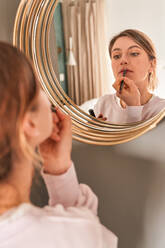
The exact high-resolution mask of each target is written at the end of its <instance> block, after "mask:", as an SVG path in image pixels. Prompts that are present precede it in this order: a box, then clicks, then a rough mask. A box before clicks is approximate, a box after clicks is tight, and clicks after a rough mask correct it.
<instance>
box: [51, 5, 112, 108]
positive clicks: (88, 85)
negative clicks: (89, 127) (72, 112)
mask: <svg viewBox="0 0 165 248" xmlns="http://www.w3.org/2000/svg"><path fill="white" fill-rule="evenodd" d="M59 12H60V15H61V23H60V25H61V24H62V26H61V28H62V30H63V31H64V32H63V37H64V43H65V44H63V41H62V40H61V47H63V49H65V51H64V52H65V54H66V57H65V58H64V60H63V63H64V64H65V66H66V71H67V86H68V95H69V96H70V98H71V99H72V100H73V101H74V102H75V103H76V104H78V105H80V104H82V103H84V102H86V101H88V100H90V99H94V98H98V97H100V96H101V95H103V94H105V93H106V92H107V91H108V85H109V83H108V82H109V80H108V75H109V70H108V66H107V63H106V61H107V56H106V55H107V53H106V50H107V39H106V32H105V30H106V22H105V2H104V1H80V0H75V1H71V0H64V1H61V2H60V3H59V4H58V8H57V9H56V11H55V15H54V20H55V21H54V23H55V30H56V33H57V32H58V30H59V20H57V16H59ZM59 32H60V33H61V31H60V30H59ZM60 35H61V34H57V35H56V40H57V37H58V36H60ZM70 38H71V39H72V48H70ZM57 42H58V41H57ZM64 47H65V48H64ZM70 51H71V52H72V55H73V56H74V58H75V61H76V64H73V63H68V61H66V58H68V57H69V56H70ZM58 58H59V56H58ZM59 63H61V61H60V59H59Z"/></svg>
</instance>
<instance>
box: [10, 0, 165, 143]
mask: <svg viewBox="0 0 165 248" xmlns="http://www.w3.org/2000/svg"><path fill="white" fill-rule="evenodd" d="M58 2H59V1H58V0H22V1H21V2H20V5H19V7H18V10H17V14H16V18H15V24H14V33H13V44H14V45H15V46H17V47H19V48H20V49H21V50H22V51H23V52H24V53H25V54H26V55H27V57H28V58H30V59H31V60H32V61H33V63H34V67H35V69H36V72H37V74H38V77H39V80H40V82H41V85H42V87H43V89H44V90H45V92H46V94H47V96H48V97H49V99H50V101H51V102H52V103H53V104H54V105H57V104H58V105H59V106H60V107H61V109H63V111H64V112H65V113H68V114H69V115H70V116H71V118H72V124H73V125H72V127H73V128H72V129H73V138H74V139H76V140H78V141H81V142H85V143H88V144H96V145H114V144H119V143H124V142H127V141H130V140H132V139H134V138H137V137H138V136H140V135H142V134H144V133H145V132H147V131H149V130H151V129H152V128H154V127H155V126H156V125H157V124H158V123H159V121H160V120H161V119H162V118H163V117H164V115H165V110H162V111H161V112H160V113H159V114H157V115H156V116H154V117H153V118H151V119H149V120H147V121H142V122H138V123H131V124H123V125H114V124H110V123H106V122H104V121H100V120H97V119H95V118H94V117H91V116H89V115H88V114H87V113H85V112H84V111H82V110H81V109H80V108H78V106H77V105H76V104H74V102H73V101H72V100H71V99H70V98H69V97H68V96H67V95H66V93H65V92H64V91H63V89H62V87H61V86H60V83H59V82H58V80H57V77H56V75H55V73H54V70H53V66H52V63H51V59H50V52H49V33H50V28H51V24H52V19H53V15H54V11H55V8H56V6H57V4H58Z"/></svg>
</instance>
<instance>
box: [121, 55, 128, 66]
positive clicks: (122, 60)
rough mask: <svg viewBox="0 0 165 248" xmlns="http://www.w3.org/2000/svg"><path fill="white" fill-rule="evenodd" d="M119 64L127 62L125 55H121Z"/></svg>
mask: <svg viewBox="0 0 165 248" xmlns="http://www.w3.org/2000/svg"><path fill="white" fill-rule="evenodd" d="M120 64H121V65H125V64H128V58H127V56H126V55H123V56H122V57H121V60H120Z"/></svg>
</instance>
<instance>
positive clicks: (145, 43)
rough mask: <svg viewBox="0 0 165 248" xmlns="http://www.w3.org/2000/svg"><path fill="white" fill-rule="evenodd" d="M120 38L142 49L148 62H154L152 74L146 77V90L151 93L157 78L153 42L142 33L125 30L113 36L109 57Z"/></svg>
mask: <svg viewBox="0 0 165 248" xmlns="http://www.w3.org/2000/svg"><path fill="white" fill-rule="evenodd" d="M120 37H128V38H130V39H132V40H133V41H135V42H136V43H137V44H138V45H139V46H140V47H142V48H143V49H144V51H145V52H146V53H147V55H148V58H149V60H154V61H155V66H154V68H153V74H149V75H148V88H149V89H150V90H152V91H154V89H155V88H156V87H157V83H158V80H157V77H156V63H157V56H156V50H155V47H154V44H153V42H152V41H151V39H150V38H149V37H148V36H147V35H146V34H145V33H143V32H141V31H139V30H136V29H126V30H124V31H122V32H120V33H119V34H117V35H115V36H114V37H113V38H112V39H111V41H110V43H109V54H110V57H111V52H112V48H113V45H114V43H115V42H116V40H117V39H118V38H120Z"/></svg>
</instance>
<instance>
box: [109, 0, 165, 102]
mask: <svg viewBox="0 0 165 248" xmlns="http://www.w3.org/2000/svg"><path fill="white" fill-rule="evenodd" d="M164 11H165V1H164V0H138V1H133V0H124V1H122V0H106V15H107V24H108V25H107V31H108V39H109V40H110V39H111V38H112V37H113V36H114V35H115V34H117V33H119V32H120V31H122V30H124V29H128V28H134V29H139V30H141V31H143V32H144V33H146V34H147V35H148V36H149V37H150V38H151V39H152V41H153V43H154V45H155V47H156V51H157V55H158V70H157V71H158V78H159V81H160V85H159V89H158V91H157V92H158V94H159V95H160V96H161V97H164V98H165V93H164V92H165V86H164V85H165V83H164V82H165V13H164Z"/></svg>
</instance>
